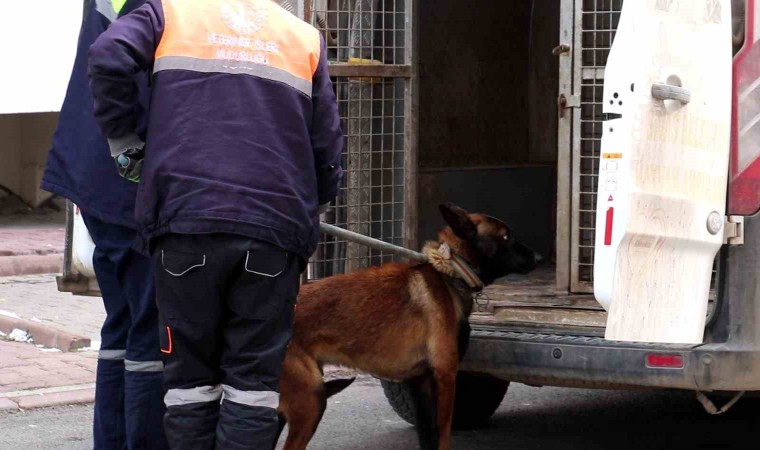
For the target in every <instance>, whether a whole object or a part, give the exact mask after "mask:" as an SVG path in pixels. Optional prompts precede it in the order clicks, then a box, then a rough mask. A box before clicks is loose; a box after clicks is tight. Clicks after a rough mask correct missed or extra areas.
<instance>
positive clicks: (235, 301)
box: [90, 0, 343, 448]
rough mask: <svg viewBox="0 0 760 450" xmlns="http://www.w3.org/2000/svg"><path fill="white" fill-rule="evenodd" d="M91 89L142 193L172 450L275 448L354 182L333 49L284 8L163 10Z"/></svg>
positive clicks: (187, 3)
mask: <svg viewBox="0 0 760 450" xmlns="http://www.w3.org/2000/svg"><path fill="white" fill-rule="evenodd" d="M145 69H150V70H152V72H153V82H152V99H151V105H150V118H149V126H148V133H147V141H146V145H143V143H142V142H141V141H140V139H139V138H138V137H137V136H136V135H135V133H134V131H135V123H136V117H135V115H134V105H135V101H136V98H135V92H134V88H133V82H132V77H133V75H134V74H135V73H137V72H139V71H140V70H145ZM90 77H91V86H92V90H93V93H94V96H95V114H96V118H97V119H98V122H99V124H100V126H101V129H102V130H103V132H104V134H105V135H106V136H107V137H108V138H109V144H110V145H111V153H112V155H113V156H114V157H115V158H116V159H117V162H119V164H120V165H122V167H124V168H125V169H124V171H126V173H128V177H129V178H131V179H134V180H138V179H139V180H140V187H139V189H138V197H137V206H136V215H137V221H138V223H139V224H140V225H141V226H142V227H143V231H144V234H145V236H146V237H147V238H148V240H149V242H150V244H151V249H152V250H153V254H154V258H155V264H156V285H157V302H158V306H159V312H160V314H161V317H162V318H163V320H164V321H165V325H163V326H162V330H165V331H163V336H162V337H163V343H162V344H163V348H162V351H163V352H164V355H165V365H166V367H165V372H164V376H165V380H166V386H167V388H168V393H167V395H166V399H165V401H166V404H167V406H168V410H167V411H168V412H167V415H166V419H165V426H166V433H167V437H168V439H169V441H170V444H171V445H172V446H173V447H175V448H213V446H214V442H216V445H217V446H220V447H223V448H268V447H269V446H270V445H271V444H272V442H271V440H272V439H273V438H274V435H275V433H276V431H277V420H276V413H275V408H276V406H277V403H278V399H279V394H277V392H278V385H277V380H278V378H279V374H280V370H281V362H282V358H283V357H284V354H285V348H286V346H287V343H288V342H289V340H290V336H291V333H292V322H293V306H294V303H295V298H296V295H297V292H298V285H299V274H300V272H301V271H302V270H303V268H304V267H305V262H306V260H308V258H309V256H310V255H311V253H312V252H313V251H314V249H315V248H316V244H317V237H318V208H319V206H320V205H323V204H326V203H328V202H329V201H330V200H332V199H333V198H334V197H335V196H336V195H337V192H338V188H339V183H340V180H341V176H342V170H341V168H340V160H341V153H342V149H343V135H342V132H341V129H340V118H339V115H338V109H337V103H336V100H335V93H334V91H333V86H332V83H331V81H330V78H329V74H328V71H327V54H326V50H325V46H324V42H323V41H322V39H321V36H320V34H319V32H318V31H317V30H316V29H314V28H313V27H311V26H309V25H307V24H306V23H304V22H302V21H300V20H298V19H297V18H295V17H294V16H292V14H290V13H289V12H287V11H285V10H284V9H282V8H280V7H279V6H277V5H276V4H274V3H273V2H271V1H270V0H174V1H172V0H163V1H161V0H148V1H147V3H146V5H145V6H143V7H142V8H140V9H138V10H136V11H135V12H133V13H131V14H129V15H127V16H125V17H124V18H122V19H120V20H119V21H118V22H117V23H115V24H114V25H113V26H112V27H111V28H110V29H109V30H108V31H107V32H106V33H104V34H103V35H102V36H101V37H100V38H99V39H98V40H97V41H96V42H95V44H93V46H92V47H91V49H90ZM143 147H144V151H143ZM135 161H138V162H137V163H135ZM222 392H224V393H225V396H224V401H223V402H222V403H221V408H220V404H219V400H220V398H221V396H222Z"/></svg>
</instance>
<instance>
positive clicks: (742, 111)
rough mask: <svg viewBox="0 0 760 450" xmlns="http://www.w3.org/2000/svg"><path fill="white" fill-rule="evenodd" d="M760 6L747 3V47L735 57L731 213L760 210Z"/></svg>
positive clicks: (750, 213) (730, 187) (755, 0)
mask: <svg viewBox="0 0 760 450" xmlns="http://www.w3.org/2000/svg"><path fill="white" fill-rule="evenodd" d="M758 3H760V1H759V0H747V2H746V23H745V40H744V45H743V46H742V48H741V49H740V50H739V52H738V53H737V54H736V56H735V57H734V67H733V93H732V112H731V173H730V176H729V180H730V181H729V186H728V212H729V214H734V215H743V216H746V215H752V214H754V213H755V212H757V211H758V210H760V4H758Z"/></svg>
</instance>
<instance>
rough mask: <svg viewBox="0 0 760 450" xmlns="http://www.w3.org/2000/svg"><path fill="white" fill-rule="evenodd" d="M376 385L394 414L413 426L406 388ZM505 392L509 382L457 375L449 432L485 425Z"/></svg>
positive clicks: (463, 374)
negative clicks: (380, 388)
mask: <svg viewBox="0 0 760 450" xmlns="http://www.w3.org/2000/svg"><path fill="white" fill-rule="evenodd" d="M380 383H381V384H382V386H383V392H384V393H385V398H387V399H388V403H390V405H391V407H392V408H393V410H394V411H395V412H396V414H398V415H399V417H401V418H402V419H404V420H405V421H406V422H409V423H410V424H412V425H416V418H415V417H414V400H413V398H412V392H411V390H410V389H409V387H408V386H406V385H404V384H401V383H394V382H392V381H384V380H381V381H380ZM507 388H509V381H504V380H501V379H499V378H494V377H492V376H488V375H480V374H474V373H470V372H459V374H458V375H457V391H456V399H455V400H454V420H453V423H452V428H454V429H455V430H472V429H475V428H480V427H482V426H483V425H485V424H486V422H488V419H490V418H491V416H492V415H493V413H494V412H496V410H497V409H498V408H499V405H501V402H502V400H504V396H505V395H506V394H507Z"/></svg>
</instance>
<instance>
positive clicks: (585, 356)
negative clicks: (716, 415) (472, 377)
mask: <svg viewBox="0 0 760 450" xmlns="http://www.w3.org/2000/svg"><path fill="white" fill-rule="evenodd" d="M653 353H654V354H667V355H680V356H681V357H682V358H683V367H681V368H654V367H647V355H650V354H653ZM462 370H465V371H470V372H479V373H487V374H490V375H493V376H496V377H498V378H502V379H504V380H509V381H516V382H521V383H525V384H531V385H546V386H572V387H587V388H635V387H641V388H647V387H652V388H677V389H689V390H699V391H754V390H760V376H758V374H760V349H755V348H753V349H747V348H734V347H732V346H731V345H730V343H721V344H705V345H696V346H689V345H669V344H640V343H631V342H614V341H607V340H605V339H603V338H599V337H581V336H564V335H552V334H534V333H520V332H509V331H498V330H485V329H474V330H473V332H472V336H471V339H470V347H469V349H468V351H467V354H466V355H465V358H464V361H462Z"/></svg>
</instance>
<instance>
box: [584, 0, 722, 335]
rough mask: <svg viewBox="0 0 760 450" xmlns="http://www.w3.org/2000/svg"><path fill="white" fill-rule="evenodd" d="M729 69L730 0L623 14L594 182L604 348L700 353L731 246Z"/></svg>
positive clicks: (632, 8) (639, 4)
mask: <svg viewBox="0 0 760 450" xmlns="http://www.w3.org/2000/svg"><path fill="white" fill-rule="evenodd" d="M618 43H620V45H618ZM731 58H732V46H731V2H730V0H709V1H701V2H691V1H689V2H678V1H672V0H644V1H627V2H625V3H624V4H623V10H622V15H621V20H620V27H619V28H618V31H617V35H616V39H615V42H614V43H613V45H612V49H611V53H610V59H609V63H608V70H607V72H606V76H605V84H604V98H603V105H604V107H605V110H604V112H605V113H608V114H611V115H612V116H611V117H610V119H611V120H608V121H607V122H605V127H604V130H603V135H602V143H601V158H600V161H601V163H600V167H599V172H598V175H599V183H598V197H597V219H596V220H597V226H596V242H595V273H594V282H595V287H594V291H595V295H596V297H597V299H598V300H599V302H600V303H602V304H603V305H604V306H605V307H606V308H607V309H608V311H609V315H608V322H607V329H606V338H607V339H612V340H624V341H639V342H662V343H692V344H696V343H701V342H702V339H703V332H704V325H705V318H706V311H707V304H708V294H709V289H710V278H711V270H712V266H713V261H714V258H715V254H716V253H717V251H718V249H719V248H720V246H721V244H722V242H723V223H724V216H725V209H726V190H727V183H728V167H729V149H730V121H731V64H732V59H731ZM614 64H618V65H620V66H621V67H623V69H622V70H619V69H620V68H619V67H615V66H613V65H614Z"/></svg>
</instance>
